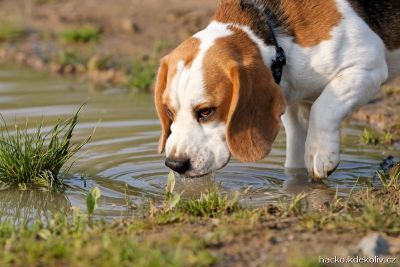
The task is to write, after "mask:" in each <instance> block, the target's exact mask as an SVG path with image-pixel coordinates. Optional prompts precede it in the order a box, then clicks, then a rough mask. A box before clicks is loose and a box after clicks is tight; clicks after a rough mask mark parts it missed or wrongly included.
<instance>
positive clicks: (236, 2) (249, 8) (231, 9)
mask: <svg viewBox="0 0 400 267" xmlns="http://www.w3.org/2000/svg"><path fill="white" fill-rule="evenodd" d="M268 2H270V1H265V0H222V1H220V3H219V6H218V9H217V11H216V13H215V15H214V17H213V20H214V21H218V22H222V23H229V24H236V25H241V26H247V27H249V29H250V30H251V31H252V32H253V33H254V34H255V35H256V36H257V37H258V38H260V39H261V40H263V42H264V44H265V45H266V46H273V45H274V41H273V37H272V33H271V30H270V29H269V27H268V24H267V19H268V20H269V22H270V24H271V26H272V27H273V29H274V31H276V33H278V28H279V31H281V29H282V27H281V22H280V21H279V18H280V17H281V15H280V14H279V10H278V9H277V8H276V7H275V6H274V5H271V4H269V3H268ZM264 10H266V12H264ZM266 14H268V17H266Z"/></svg>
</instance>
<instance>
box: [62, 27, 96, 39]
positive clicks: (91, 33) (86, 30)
mask: <svg viewBox="0 0 400 267" xmlns="http://www.w3.org/2000/svg"><path fill="white" fill-rule="evenodd" d="M101 35H102V31H101V29H100V28H99V27H95V26H84V27H80V28H70V29H66V30H64V31H61V32H60V34H59V38H60V40H61V41H62V42H65V43H89V42H97V41H98V40H99V39H100V37H101Z"/></svg>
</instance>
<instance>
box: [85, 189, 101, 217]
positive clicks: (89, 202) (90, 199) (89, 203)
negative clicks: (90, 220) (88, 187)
mask: <svg viewBox="0 0 400 267" xmlns="http://www.w3.org/2000/svg"><path fill="white" fill-rule="evenodd" d="M100 196H101V191H100V189H99V188H98V187H95V188H93V189H92V191H90V192H89V193H88V195H87V197H86V209H87V212H88V215H89V217H90V216H92V215H93V213H94V211H95V210H96V208H97V200H98V199H99V198H100Z"/></svg>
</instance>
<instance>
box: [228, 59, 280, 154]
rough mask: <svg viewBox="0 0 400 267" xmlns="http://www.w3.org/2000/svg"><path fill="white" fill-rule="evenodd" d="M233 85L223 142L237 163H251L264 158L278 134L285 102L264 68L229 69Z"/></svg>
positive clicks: (243, 67)
mask: <svg viewBox="0 0 400 267" xmlns="http://www.w3.org/2000/svg"><path fill="white" fill-rule="evenodd" d="M230 75H231V79H232V84H233V92H232V102H231V107H230V109H229V114H228V124H227V125H228V127H227V134H226V136H227V142H228V146H229V149H230V151H231V153H232V154H233V155H234V156H235V157H236V158H237V159H238V160H240V161H243V162H255V161H258V160H261V159H263V158H264V157H265V156H267V155H268V154H269V153H270V151H271V147H272V143H273V142H274V140H275V138H276V136H277V135H278V133H279V130H280V125H281V119H280V116H281V115H282V114H283V113H284V111H285V100H284V96H283V94H282V92H281V90H280V88H279V86H278V85H277V84H276V83H275V82H274V79H273V77H272V73H271V71H270V70H269V69H267V68H266V67H265V66H261V65H260V66H241V65H239V64H236V63H235V64H234V65H233V66H232V67H231V68H230Z"/></svg>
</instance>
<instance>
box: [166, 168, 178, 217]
mask: <svg viewBox="0 0 400 267" xmlns="http://www.w3.org/2000/svg"><path fill="white" fill-rule="evenodd" d="M175 183H176V179H175V174H174V172H173V171H171V172H170V173H169V174H168V180H167V186H166V188H165V193H166V194H167V198H166V200H165V202H164V207H163V211H164V212H168V211H171V210H172V209H174V208H175V207H176V205H178V203H179V202H180V201H181V195H182V194H174V188H175Z"/></svg>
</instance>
